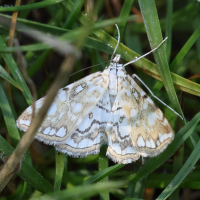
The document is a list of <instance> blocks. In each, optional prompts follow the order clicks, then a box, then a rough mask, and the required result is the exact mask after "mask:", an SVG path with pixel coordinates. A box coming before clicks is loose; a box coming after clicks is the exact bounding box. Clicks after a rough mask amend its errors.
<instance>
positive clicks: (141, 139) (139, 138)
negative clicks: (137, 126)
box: [137, 135, 145, 147]
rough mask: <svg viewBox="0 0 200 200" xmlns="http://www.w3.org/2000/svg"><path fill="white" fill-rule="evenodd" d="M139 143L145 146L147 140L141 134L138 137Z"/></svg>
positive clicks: (140, 145)
mask: <svg viewBox="0 0 200 200" xmlns="http://www.w3.org/2000/svg"><path fill="white" fill-rule="evenodd" d="M137 144H138V146H139V147H145V142H144V140H143V137H142V136H141V135H140V136H139V137H138V141H137Z"/></svg>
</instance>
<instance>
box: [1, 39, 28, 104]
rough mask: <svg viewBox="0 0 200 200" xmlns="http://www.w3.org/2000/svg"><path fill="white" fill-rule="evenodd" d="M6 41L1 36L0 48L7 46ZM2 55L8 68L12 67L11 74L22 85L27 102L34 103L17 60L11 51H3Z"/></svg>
mask: <svg viewBox="0 0 200 200" xmlns="http://www.w3.org/2000/svg"><path fill="white" fill-rule="evenodd" d="M5 46H6V45H5V43H4V41H3V39H2V37H1V36H0V48H1V47H5ZM1 56H2V57H3V59H4V61H5V62H6V64H7V66H8V68H9V69H10V72H11V74H12V75H13V78H14V79H15V81H16V82H17V83H18V84H19V85H20V87H21V88H22V89H23V91H22V94H23V95H24V97H25V99H26V101H27V103H28V104H29V105H31V104H32V95H31V92H30V90H29V88H28V86H27V84H26V82H25V80H24V78H23V76H22V74H21V73H20V71H19V69H18V66H17V64H16V62H15V60H14V59H13V57H12V55H11V54H9V53H2V54H1Z"/></svg>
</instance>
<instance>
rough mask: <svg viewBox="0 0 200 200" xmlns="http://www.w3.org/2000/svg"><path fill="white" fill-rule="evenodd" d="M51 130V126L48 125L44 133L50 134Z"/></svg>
mask: <svg viewBox="0 0 200 200" xmlns="http://www.w3.org/2000/svg"><path fill="white" fill-rule="evenodd" d="M50 130H51V128H50V127H47V128H45V130H44V131H43V133H44V134H45V135H47V134H49V132H50Z"/></svg>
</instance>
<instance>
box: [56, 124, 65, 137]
mask: <svg viewBox="0 0 200 200" xmlns="http://www.w3.org/2000/svg"><path fill="white" fill-rule="evenodd" d="M66 131H67V130H66V128H65V127H63V126H62V127H61V128H60V129H59V130H58V131H57V133H56V135H57V136H58V137H64V136H65V134H66Z"/></svg>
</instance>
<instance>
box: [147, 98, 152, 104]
mask: <svg viewBox="0 0 200 200" xmlns="http://www.w3.org/2000/svg"><path fill="white" fill-rule="evenodd" d="M146 100H147V101H148V102H149V103H150V104H154V103H153V101H152V99H151V98H149V97H148V98H146Z"/></svg>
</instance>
